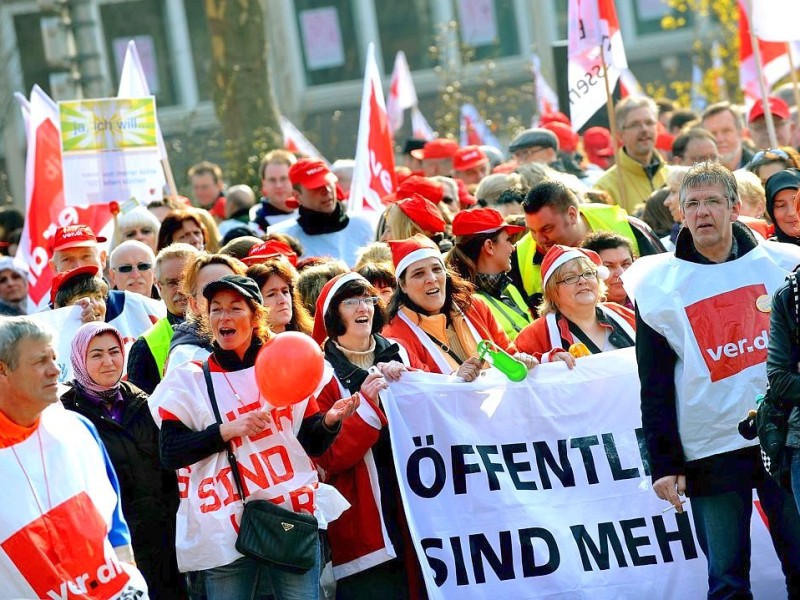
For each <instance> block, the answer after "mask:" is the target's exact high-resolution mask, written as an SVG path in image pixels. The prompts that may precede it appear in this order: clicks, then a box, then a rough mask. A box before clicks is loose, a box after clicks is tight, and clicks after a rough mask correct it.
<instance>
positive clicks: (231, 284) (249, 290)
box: [203, 275, 264, 304]
mask: <svg viewBox="0 0 800 600" xmlns="http://www.w3.org/2000/svg"><path fill="white" fill-rule="evenodd" d="M220 290H233V291H234V292H236V293H238V294H241V295H242V296H244V297H245V298H249V299H250V300H255V301H256V302H258V303H259V304H264V298H263V297H262V296H261V290H260V289H258V284H257V283H256V282H255V281H253V280H252V279H250V278H249V277H245V276H244V275H224V276H223V277H220V278H219V279H217V280H216V281H212V282H211V283H209V284H208V285H206V287H204V288H203V296H205V298H206V300H208V301H209V302H211V299H212V298H213V297H214V294H216V293H217V292H218V291H220Z"/></svg>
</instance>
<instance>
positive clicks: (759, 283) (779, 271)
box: [622, 242, 800, 461]
mask: <svg viewBox="0 0 800 600" xmlns="http://www.w3.org/2000/svg"><path fill="white" fill-rule="evenodd" d="M798 263H800V249H798V248H797V247H796V246H793V245H790V244H781V243H772V242H766V243H761V244H759V245H758V246H756V247H755V248H754V249H753V250H751V251H750V252H747V253H746V254H744V255H743V256H741V257H739V258H737V259H736V260H733V261H729V262H725V263H720V264H711V265H709V264H697V263H693V262H689V261H686V260H682V259H679V258H676V257H675V256H674V255H673V254H659V255H655V256H645V257H643V258H641V259H639V260H637V261H636V262H635V263H634V264H633V266H632V267H631V268H630V269H628V270H627V271H626V272H625V273H624V274H623V277H622V279H623V282H624V284H625V289H626V290H627V291H628V294H629V295H630V296H631V297H632V298H634V299H635V301H636V307H637V309H638V311H639V315H640V316H641V318H642V320H643V321H644V322H645V323H647V324H648V325H649V326H650V327H652V328H653V329H654V330H655V331H656V332H658V333H659V334H661V335H662V336H664V337H665V338H666V339H667V341H668V342H669V344H670V346H671V347H672V349H673V350H674V351H675V353H676V354H677V356H678V360H677V364H676V366H675V391H676V395H677V398H676V406H677V415H678V430H679V433H680V437H681V442H682V445H683V453H684V457H685V458H686V460H689V461H691V460H697V459H700V458H705V457H708V456H712V455H714V454H720V453H722V452H729V451H731V450H737V449H740V448H744V447H746V446H753V445H756V444H758V441H757V440H754V441H748V440H745V439H744V438H743V437H742V436H740V435H739V433H738V430H737V424H738V422H739V421H740V420H741V419H743V418H744V417H745V416H746V415H747V411H748V410H749V409H751V408H753V406H755V398H756V395H758V394H761V393H763V392H764V390H765V389H766V386H767V372H766V360H767V342H768V340H769V310H770V302H771V299H772V295H773V294H774V293H775V290H776V289H777V288H778V287H780V285H781V284H782V283H783V282H784V280H785V278H786V275H787V274H788V273H789V271H790V270H793V269H794V268H795V266H796V265H797V264H798Z"/></svg>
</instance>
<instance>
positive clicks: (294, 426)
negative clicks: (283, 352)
mask: <svg viewBox="0 0 800 600" xmlns="http://www.w3.org/2000/svg"><path fill="white" fill-rule="evenodd" d="M202 293H203V296H204V297H205V299H206V305H205V309H204V312H203V315H202V317H203V328H204V329H206V330H207V331H209V332H210V336H211V339H212V346H213V351H212V353H211V356H209V358H208V359H207V360H206V361H204V363H203V364H198V363H196V362H188V363H184V364H183V365H180V366H179V367H177V368H176V369H175V370H172V371H169V372H168V373H167V375H166V377H165V378H164V380H163V381H162V382H161V383H160V384H159V385H158V387H157V388H156V391H155V392H154V393H153V395H152V396H151V398H150V409H151V411H152V412H153V414H154V416H155V417H156V421H157V423H158V424H159V425H160V427H161V437H160V449H161V457H162V459H163V461H164V464H165V466H168V467H170V468H173V469H177V470H179V478H180V480H181V481H182V482H183V487H182V490H183V493H182V494H181V499H180V506H179V508H178V526H177V536H176V545H177V555H178V567H179V568H180V570H181V571H182V572H190V573H191V575H190V582H191V587H192V588H193V591H194V586H197V587H198V589H199V590H204V591H205V598H206V600H250V599H252V598H261V597H262V596H263V592H262V589H265V588H271V589H272V593H273V595H274V597H275V598H277V599H282V598H303V599H306V598H308V599H309V600H314V599H315V598H317V597H318V594H319V579H320V560H319V558H320V550H319V539H318V538H316V539H315V546H316V554H315V559H316V560H315V563H314V565H313V566H312V567H311V568H310V569H309V570H308V571H305V572H302V573H294V572H289V571H286V570H282V569H279V568H277V567H273V566H271V565H267V564H265V563H263V562H259V561H256V560H255V559H253V558H251V557H250V556H244V555H242V554H241V553H239V552H238V551H237V549H236V538H237V529H238V524H239V523H240V522H241V518H242V512H243V503H242V502H243V501H244V500H247V501H250V500H266V501H271V502H274V503H275V504H277V505H279V506H281V507H282V508H284V509H286V510H289V511H292V512H295V513H305V514H313V515H314V516H315V517H316V518H317V519H318V520H319V522H320V523H321V525H322V526H323V527H324V526H326V525H327V523H329V522H330V521H332V520H334V519H336V518H337V517H338V516H339V515H340V514H341V511H342V510H343V509H344V508H345V507H346V503H344V502H343V499H342V498H341V495H340V494H338V492H336V490H335V489H333V488H331V487H330V486H327V485H325V484H323V483H320V481H319V479H318V476H317V471H316V469H315V468H314V466H313V464H312V462H311V460H310V458H309V457H312V456H319V455H320V454H322V453H323V452H324V451H325V450H327V448H328V446H330V444H331V443H332V442H333V440H334V438H335V437H336V435H337V434H338V433H339V430H340V428H341V422H342V420H343V419H345V418H346V417H349V416H350V415H351V414H352V413H353V412H354V411H355V409H356V408H357V407H358V397H357V396H355V395H354V396H350V397H348V398H343V399H340V400H337V401H336V402H335V403H333V405H332V406H331V407H330V408H329V409H328V410H327V411H326V412H324V413H323V412H320V409H319V406H318V405H317V401H316V400H315V398H314V396H313V395H312V396H310V397H308V398H305V399H303V400H301V401H300V402H297V403H295V404H291V405H289V406H280V407H279V406H274V405H272V404H270V402H269V401H268V400H267V399H266V398H264V397H263V396H262V394H261V391H260V389H259V387H258V385H257V384H256V372H255V371H256V368H255V362H256V357H257V356H258V353H259V351H260V350H261V348H262V346H263V345H264V343H265V342H266V341H267V340H269V338H270V337H271V333H270V332H269V329H268V327H267V317H266V312H267V311H266V309H265V308H264V307H263V305H262V301H263V299H262V296H261V290H259V288H258V284H256V282H255V281H253V280H252V279H250V278H249V277H244V276H241V275H225V276H223V277H221V278H220V279H218V280H216V281H212V282H211V283H209V284H208V285H206V286H205V288H204V289H203V292H202ZM207 378H208V379H210V383H207ZM209 386H210V388H211V389H213V392H214V396H215V398H216V403H217V406H218V412H219V415H220V417H221V420H222V422H220V421H218V419H217V417H216V414H215V411H214V409H213V407H212V401H211V395H210V393H209ZM228 451H232V452H233V453H234V455H235V456H236V459H237V461H238V465H239V472H240V474H241V480H242V488H243V492H244V495H245V498H241V497H240V496H239V493H238V491H237V488H238V485H237V484H236V482H235V480H234V479H233V477H231V464H230V461H229V459H228V455H227V452H228ZM198 596H199V592H198Z"/></svg>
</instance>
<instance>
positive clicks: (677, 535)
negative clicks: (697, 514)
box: [653, 511, 697, 563]
mask: <svg viewBox="0 0 800 600" xmlns="http://www.w3.org/2000/svg"><path fill="white" fill-rule="evenodd" d="M674 515H675V522H676V524H677V525H678V529H677V530H676V531H667V527H666V525H665V524H664V517H663V516H661V515H656V516H655V517H653V529H655V532H656V540H657V541H658V548H659V550H660V551H661V556H662V557H663V558H664V562H665V563H667V562H673V561H674V560H675V559H674V558H673V557H672V549H671V548H670V543H671V542H680V543H681V547H682V548H683V555H684V556H685V557H686V559H687V560H689V559H692V558H697V546H695V543H694V536H693V535H692V526H691V525H690V524H689V513H688V512H686V511H684V512H682V513H674Z"/></svg>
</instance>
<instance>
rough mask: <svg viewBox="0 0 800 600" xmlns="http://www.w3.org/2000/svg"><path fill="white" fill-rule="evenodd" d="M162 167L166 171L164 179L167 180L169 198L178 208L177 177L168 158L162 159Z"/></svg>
mask: <svg viewBox="0 0 800 600" xmlns="http://www.w3.org/2000/svg"><path fill="white" fill-rule="evenodd" d="M161 167H162V168H163V169H164V177H165V178H166V180H167V189H168V190H169V198H170V200H171V201H172V204H173V205H174V206H178V187H177V186H176V185H175V176H174V175H173V174H172V167H171V166H170V164H169V159H168V158H167V157H166V156H165V157H164V158H162V159H161Z"/></svg>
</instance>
